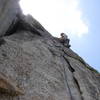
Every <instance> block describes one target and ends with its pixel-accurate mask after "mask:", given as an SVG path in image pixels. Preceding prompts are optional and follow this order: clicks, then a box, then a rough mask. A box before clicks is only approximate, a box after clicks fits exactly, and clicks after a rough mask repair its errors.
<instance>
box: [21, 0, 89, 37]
mask: <svg viewBox="0 0 100 100" xmlns="http://www.w3.org/2000/svg"><path fill="white" fill-rule="evenodd" d="M20 5H21V8H22V9H23V13H24V14H31V15H32V16H33V17H34V18H36V19H37V20H38V21H39V22H40V23H41V24H42V25H43V26H44V27H45V28H46V29H47V30H48V31H49V32H50V33H51V34H52V35H54V36H59V34H60V33H61V32H65V33H67V34H72V35H76V36H78V37H82V36H83V35H84V34H87V33H88V25H87V24H86V22H85V21H84V20H83V19H82V17H83V15H82V12H81V10H80V9H79V0H21V1H20Z"/></svg>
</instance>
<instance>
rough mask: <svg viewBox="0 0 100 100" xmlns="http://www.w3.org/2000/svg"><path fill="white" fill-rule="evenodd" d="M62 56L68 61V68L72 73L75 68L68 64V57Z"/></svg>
mask: <svg viewBox="0 0 100 100" xmlns="http://www.w3.org/2000/svg"><path fill="white" fill-rule="evenodd" d="M63 58H64V59H65V61H66V62H67V63H68V65H69V66H68V68H69V70H70V71H71V72H72V73H74V72H75V69H74V68H72V66H71V64H70V62H69V61H68V59H67V58H66V57H65V56H63Z"/></svg>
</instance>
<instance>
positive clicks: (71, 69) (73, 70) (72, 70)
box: [63, 56, 84, 100]
mask: <svg viewBox="0 0 100 100" xmlns="http://www.w3.org/2000/svg"><path fill="white" fill-rule="evenodd" d="M63 57H64V56H63ZM64 59H65V61H66V62H67V63H68V65H69V66H68V68H69V70H70V71H71V72H72V73H74V72H75V69H74V68H72V66H71V64H70V62H69V60H68V59H67V58H66V57H64ZM73 79H74V81H75V83H76V85H77V88H78V90H79V93H80V96H81V100H84V99H83V97H82V91H81V89H80V85H79V83H78V81H77V79H76V78H75V77H74V75H73Z"/></svg>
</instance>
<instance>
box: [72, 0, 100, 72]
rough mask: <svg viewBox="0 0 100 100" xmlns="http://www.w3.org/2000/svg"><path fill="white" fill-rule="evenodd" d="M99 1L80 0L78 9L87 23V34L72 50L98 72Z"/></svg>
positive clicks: (99, 64)
mask: <svg viewBox="0 0 100 100" xmlns="http://www.w3.org/2000/svg"><path fill="white" fill-rule="evenodd" d="M99 4H100V1H99V0H80V8H81V10H82V12H83V15H84V18H86V19H87V20H88V22H89V32H88V34H87V35H85V36H84V37H83V38H82V39H81V40H80V42H79V43H77V44H74V40H72V48H73V49H74V50H75V51H76V52H77V53H78V54H79V55H80V56H82V57H83V58H84V59H85V61H86V62H87V63H89V64H90V65H91V66H92V67H94V68H95V69H97V70H98V71H99V72H100V44H99V42H100V13H99V12H100V11H99V10H100V5H99Z"/></svg>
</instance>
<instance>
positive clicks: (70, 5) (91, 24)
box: [20, 0, 100, 72]
mask: <svg viewBox="0 0 100 100" xmlns="http://www.w3.org/2000/svg"><path fill="white" fill-rule="evenodd" d="M99 4H100V1H99V0H34V1H33V0H21V2H20V5H21V7H22V9H23V13H24V14H28V13H29V14H31V15H32V16H33V17H34V18H36V19H37V20H38V21H39V22H40V23H41V24H42V25H43V26H44V27H45V28H46V29H47V30H48V31H49V32H50V33H51V34H52V35H53V36H56V37H59V36H60V35H59V34H60V33H61V32H65V33H66V34H68V36H69V38H70V40H71V45H72V47H71V48H72V49H73V50H74V51H75V52H76V53H78V54H79V55H80V56H81V57H82V58H83V59H85V61H86V62H87V63H88V64H89V65H91V66H92V67H94V68H95V69H97V70H98V71H99V72H100V61H99V60H100V53H99V51H100V45H99V37H100V33H99V32H100V29H99V26H100V21H99V18H100V14H99V9H100V7H99Z"/></svg>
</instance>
